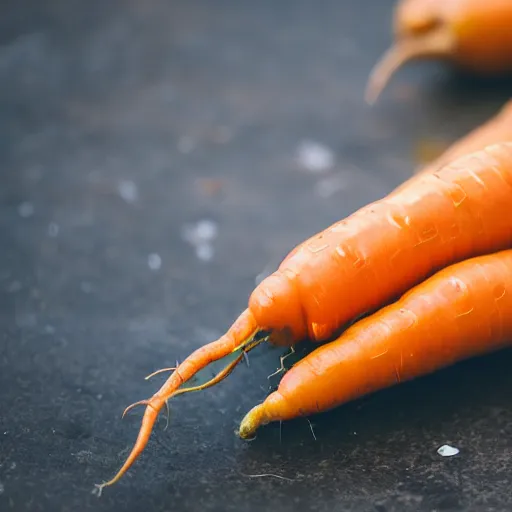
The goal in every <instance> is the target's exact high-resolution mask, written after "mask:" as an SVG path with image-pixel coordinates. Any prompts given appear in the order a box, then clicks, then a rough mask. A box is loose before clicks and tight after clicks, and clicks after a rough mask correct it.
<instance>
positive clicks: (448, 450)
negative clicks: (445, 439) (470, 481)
mask: <svg viewBox="0 0 512 512" xmlns="http://www.w3.org/2000/svg"><path fill="white" fill-rule="evenodd" d="M437 453H438V454H439V455H441V457H452V456H453V455H457V454H458V453H459V449H458V448H455V447H454V446H450V445H448V444H443V446H441V447H440V448H439V449H438V450H437Z"/></svg>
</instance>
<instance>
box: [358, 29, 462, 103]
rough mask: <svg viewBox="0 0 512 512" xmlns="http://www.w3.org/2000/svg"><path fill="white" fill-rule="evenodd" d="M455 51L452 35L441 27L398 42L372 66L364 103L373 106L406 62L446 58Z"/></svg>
mask: <svg viewBox="0 0 512 512" xmlns="http://www.w3.org/2000/svg"><path fill="white" fill-rule="evenodd" d="M454 49H455V41H454V37H453V35H452V33H451V32H450V31H449V30H448V29H447V28H446V26H444V25H441V26H439V27H437V28H436V30H433V31H431V32H428V33H425V34H424V35H422V36H421V37H420V36H416V37H414V38H413V37H412V36H411V37H410V38H408V39H404V40H403V41H399V42H398V43H396V44H395V45H394V46H392V47H391V48H389V49H388V50H387V52H386V53H385V54H384V55H383V56H382V57H381V58H380V60H379V61H378V62H377V64H376V65H375V66H374V68H373V69H372V71H371V73H370V78H369V79H368V84H367V86H366V91H365V95H364V96H365V101H366V103H368V104H369V105H374V104H375V102H376V101H377V99H378V97H379V96H380V94H381V92H382V91H383V90H384V88H385V87H386V85H387V83H388V82H389V80H390V79H391V77H392V76H393V74H394V73H395V72H396V71H397V70H398V69H399V68H400V67H402V66H403V65H404V64H405V63H406V62H409V61H411V60H413V59H419V58H432V57H448V56H449V55H451V54H452V53H453V51H454Z"/></svg>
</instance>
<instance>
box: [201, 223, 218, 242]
mask: <svg viewBox="0 0 512 512" xmlns="http://www.w3.org/2000/svg"><path fill="white" fill-rule="evenodd" d="M217 232H218V228H217V223H216V222H214V221H213V220H200V221H199V222H198V223H197V226H196V233H197V236H198V238H200V239H201V240H214V239H215V238H216V237H217Z"/></svg>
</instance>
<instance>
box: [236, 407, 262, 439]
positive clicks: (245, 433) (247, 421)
mask: <svg viewBox="0 0 512 512" xmlns="http://www.w3.org/2000/svg"><path fill="white" fill-rule="evenodd" d="M265 423H267V421H266V416H265V406H264V405H263V404H258V405H256V406H254V407H253V408H252V409H251V410H250V411H249V412H248V413H247V414H246V415H245V416H244V419H243V420H242V422H241V423H240V428H239V431H238V435H239V436H240V437H241V438H242V439H245V440H249V439H254V438H255V437H256V435H255V434H256V430H258V428H259V427H260V426H262V425H264V424H265Z"/></svg>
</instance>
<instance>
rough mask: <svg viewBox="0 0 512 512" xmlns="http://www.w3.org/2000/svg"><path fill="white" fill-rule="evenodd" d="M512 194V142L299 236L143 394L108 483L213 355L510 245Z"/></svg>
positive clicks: (341, 317)
mask: <svg viewBox="0 0 512 512" xmlns="http://www.w3.org/2000/svg"><path fill="white" fill-rule="evenodd" d="M511 200H512V143H511V144H501V145H494V146H491V147H488V148H486V149H485V150H482V151H480V152H477V153H474V154H472V155H470V156H467V157H464V158H462V159H460V160H457V161H456V162H453V163H452V164H450V165H449V166H446V167H443V168H442V169H440V170H439V171H438V172H436V173H432V174H425V175H424V176H422V177H421V179H419V180H416V181H415V182H411V183H410V186H408V187H407V186H406V187H405V188H404V189H403V190H402V191H401V192H400V193H395V194H393V195H391V196H388V197H387V198H384V199H381V200H380V201H377V202H374V203H372V204H370V205H368V206H366V207H364V208H362V209H360V210H359V211H357V212H356V213H354V214H352V215H351V216H350V217H348V218H347V219H344V220H341V221H339V222H338V223H336V224H334V225H333V226H331V227H330V228H328V229H326V230H325V231H323V232H321V233H318V234H317V235H315V236H314V237H312V238H310V239H309V240H307V241H305V242H304V243H302V244H301V245H299V246H298V247H297V248H296V249H294V250H293V251H292V252H291V253H290V254H289V255H288V256H287V257H286V258H285V260H284V261H283V262H282V263H281V265H280V267H279V269H278V270H277V271H276V272H274V273H273V274H272V275H270V276H269V277H267V278H266V279H265V280H263V281H262V282H261V283H260V284H259V286H258V287H257V288H256V289H255V290H254V291H253V293H252V294H251V297H250V298H249V307H248V309H246V310H245V311H244V312H243V313H242V314H241V315H240V317H239V318H238V319H237V321H236V322H235V323H234V324H233V326H232V327H231V328H230V329H229V330H228V332H227V333H226V334H225V335H224V336H222V337H221V338H220V339H219V340H217V341H215V342H213V343H211V344H209V345H206V346H204V347H201V348H200V349H198V350H196V351H195V352H193V353H192V355H190V356H189V357H188V358H187V359H185V361H183V362H182V363H181V365H179V366H178V368H177V369H176V370H175V371H174V373H172V375H171V376H170V377H169V378H168V380H167V381H166V382H165V383H164V385H163V386H162V388H161V389H160V390H159V391H157V392H156V393H155V394H154V395H153V396H152V397H151V398H150V399H148V400H144V401H142V402H138V404H142V405H146V411H145V413H144V417H143V420H142V426H141V429H140V432H139V436H138V438H137V441H136V443H135V446H134V448H133V450H132V452H131V454H130V455H129V456H128V459H127V460H126V462H125V464H124V465H123V466H122V468H121V469H120V470H119V472H118V473H117V475H116V476H115V477H114V478H113V479H112V480H110V481H109V482H107V483H105V484H102V485H101V486H99V487H100V488H102V487H104V486H105V485H111V484H112V483H114V482H116V481H118V480H119V479H120V478H121V476H122V475H123V474H124V473H125V472H126V471H127V469H128V468H129V467H130V466H131V465H132V464H133V462H134V461H135V460H136V459H137V457H138V456H139V455H140V453H141V452H142V451H143V450H144V447H145V446H146V444H147V442H148V440H149V437H150V434H151V430H152V427H153V425H154V423H155V421H156V418H157V416H158V414H159V412H160V411H161V410H162V408H163V407H164V406H165V405H166V403H167V401H168V400H169V399H170V398H171V397H172V396H173V395H175V394H176V393H177V392H180V393H183V392H187V389H186V388H183V385H184V384H185V385H186V383H187V381H189V379H191V378H192V377H193V376H194V375H195V374H196V373H197V372H198V371H200V370H201V369H203V368H204V367H205V366H207V365H208V364H209V363H211V362H212V361H216V360H219V359H221V358H223V357H225V356H228V355H230V354H231V355H233V354H235V355H236V357H237V360H241V359H242V357H243V355H245V354H246V353H247V352H248V351H250V350H252V349H253V348H254V347H255V346H257V345H259V344H260V343H262V342H264V341H269V342H270V343H273V344H276V345H288V346H289V345H293V344H294V343H295V342H297V341H299V340H301V339H304V338H306V337H307V336H309V338H311V339H312V340H313V341H317V342H319V341H325V340H327V339H329V338H331V337H332V336H334V335H335V334H336V333H337V332H338V330H339V329H341V328H342V327H344V326H346V324H347V323H349V322H350V321H351V320H352V321H353V320H354V319H355V318H356V317H358V316H360V315H361V314H364V313H366V312H368V311H372V310H375V309H377V308H379V307H381V306H382V305H383V304H384V303H388V302H389V301H390V300H392V299H393V298H395V297H396V296H398V295H399V294H401V293H404V292H405V291H406V290H408V289H409V288H410V287H411V286H413V285H414V284H417V283H419V282H420V281H422V280H423V279H425V277H427V276H428V275H429V274H431V273H432V272H434V271H435V270H437V269H439V268H442V267H444V266H446V265H448V264H450V263H453V262H456V261H460V260H463V259H466V258H468V257H471V256H476V255H480V254H485V253H488V252H493V251H497V250H500V249H504V248H506V247H507V246H508V245H509V244H510V241H511V239H512V216H511V215H506V214H504V212H506V211H507V210H508V209H509V208H510V204H511ZM232 370H233V366H232V363H230V364H229V365H228V367H226V369H225V370H223V372H221V373H222V375H220V376H218V377H216V378H215V379H213V380H212V381H210V382H208V383H206V384H204V385H202V386H198V387H195V388H190V389H189V391H190V390H194V391H195V390H199V389H205V388H207V387H210V386H211V385H213V384H216V383H217V382H219V381H220V380H221V378H223V377H224V376H226V375H228V374H229V373H230V372H231V371H232ZM134 405H137V404H134ZM131 407H133V406H130V407H129V408H131ZM129 408H128V409H129ZM125 412H126V411H125Z"/></svg>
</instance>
